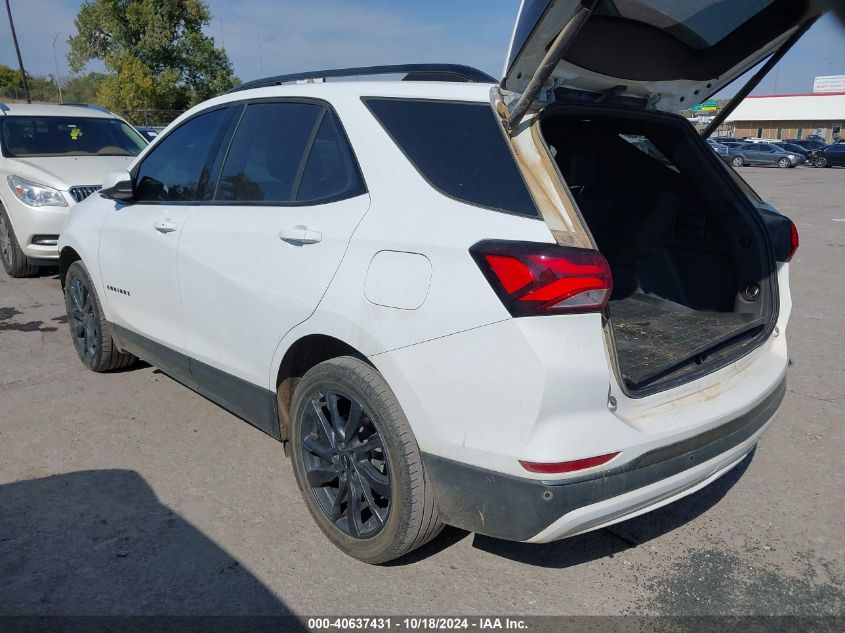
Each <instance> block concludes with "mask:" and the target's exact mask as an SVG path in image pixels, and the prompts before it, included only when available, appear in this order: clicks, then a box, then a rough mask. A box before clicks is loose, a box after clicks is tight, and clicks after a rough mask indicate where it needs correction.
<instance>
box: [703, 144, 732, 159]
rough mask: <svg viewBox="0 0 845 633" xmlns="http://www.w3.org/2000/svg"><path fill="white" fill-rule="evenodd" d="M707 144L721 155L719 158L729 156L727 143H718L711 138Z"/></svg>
mask: <svg viewBox="0 0 845 633" xmlns="http://www.w3.org/2000/svg"><path fill="white" fill-rule="evenodd" d="M707 144H708V145H709V146H710V149H712V150H713V151H714V152H716V154H717V155H718V156H719V158H722V159H727V158H728V146H727V145H725V144H723V143H717V142H716V141H713V140H711V139H707Z"/></svg>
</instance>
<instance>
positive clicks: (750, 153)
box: [729, 143, 806, 168]
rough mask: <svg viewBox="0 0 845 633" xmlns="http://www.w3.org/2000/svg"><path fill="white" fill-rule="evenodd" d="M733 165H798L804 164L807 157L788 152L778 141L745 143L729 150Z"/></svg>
mask: <svg viewBox="0 0 845 633" xmlns="http://www.w3.org/2000/svg"><path fill="white" fill-rule="evenodd" d="M729 152H730V157H731V165H733V166H734V167H742V166H743V165H777V166H778V167H783V168H787V167H796V166H798V165H803V164H804V163H805V162H806V159H805V158H804V156H802V155H801V154H797V153H793V152H788V151H787V150H785V149H783V148H782V147H781V146H780V145H777V144H776V143H744V144H742V145H739V146H737V147H732V148H730V150H729Z"/></svg>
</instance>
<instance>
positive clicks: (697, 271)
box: [541, 106, 774, 395]
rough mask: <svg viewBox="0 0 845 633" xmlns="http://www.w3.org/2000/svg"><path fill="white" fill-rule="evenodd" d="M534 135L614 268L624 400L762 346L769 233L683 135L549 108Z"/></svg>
mask: <svg viewBox="0 0 845 633" xmlns="http://www.w3.org/2000/svg"><path fill="white" fill-rule="evenodd" d="M541 131H542V133H543V136H544V138H545V140H546V142H547V143H548V145H549V148H550V151H551V153H552V155H553V156H554V159H555V161H556V163H557V165H558V167H559V169H560V171H561V174H562V175H563V177H564V180H565V181H566V184H567V185H568V187H569V190H570V192H571V195H572V198H573V200H574V201H575V203H576V204H577V206H578V208H579V210H580V213H581V215H582V218H583V221H584V223H585V225H586V226H587V228H588V229H589V231H590V232H591V233H592V236H593V239H594V240H595V242H596V245H597V247H598V249H599V251H601V253H602V254H603V255H604V256H605V257H606V258H607V260H608V262H609V263H610V266H611V270H612V273H613V283H614V289H613V294H612V296H611V301H610V304H609V307H608V316H609V321H608V322H609V327H610V331H611V334H612V346H613V348H614V350H615V355H616V361H617V364H618V369H619V373H620V374H621V378H622V380H623V382H624V383H625V387H626V389H627V390H628V391H629V392H630V393H632V395H636V394H642V395H645V393H647V392H652V391H655V390H659V389H661V388H668V387H670V386H672V385H675V384H679V383H680V382H683V381H686V380H691V379H693V378H694V377H696V376H699V375H701V374H702V373H706V372H709V371H713V370H715V369H716V368H718V367H720V366H723V365H724V364H725V363H726V362H730V360H731V359H734V358H736V357H737V356H739V355H742V354H744V353H746V352H747V351H749V350H750V349H752V348H753V347H754V346H755V345H756V344H758V343H759V342H760V341H761V340H762V338H763V336H764V335H765V331H766V326H767V324H768V323H769V320H770V318H771V316H772V305H773V302H772V297H773V283H774V281H773V276H772V275H771V270H770V269H771V264H770V263H769V258H768V255H767V253H768V251H767V247H766V242H765V240H766V237H765V233H764V232H763V230H762V228H761V226H760V225H759V223H757V222H755V221H754V217H753V215H752V214H753V213H755V211H754V210H753V208H752V207H750V205H749V204H748V202H747V200H744V199H742V197H741V194H740V193H739V192H738V191H737V189H736V187H733V186H732V183H731V181H730V175H729V174H728V173H727V172H724V171H721V172H720V171H719V170H722V169H723V168H722V167H721V165H719V164H718V163H717V162H716V161H718V159H715V160H709V159H711V158H715V157H711V156H710V155H709V154H707V153H704V152H711V153H712V150H710V149H709V148H708V147H707V145H706V144H705V143H704V142H703V141H701V139H699V138H698V137H697V135H696V133H695V131H694V130H693V129H692V128H691V126H689V125H688V124H687V123H686V122H685V121H683V120H680V119H679V118H678V117H674V116H670V115H664V114H657V113H646V112H643V113H639V112H636V111H630V110H627V109H621V108H613V107H602V106H593V107H590V108H585V107H583V106H571V107H566V106H562V107H555V106H552V107H550V108H547V112H545V113H544V116H543V118H542V119H541Z"/></svg>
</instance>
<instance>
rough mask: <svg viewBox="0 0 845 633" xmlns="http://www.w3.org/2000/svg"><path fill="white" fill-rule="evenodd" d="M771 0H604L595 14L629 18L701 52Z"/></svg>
mask: <svg viewBox="0 0 845 633" xmlns="http://www.w3.org/2000/svg"><path fill="white" fill-rule="evenodd" d="M772 2H773V0H745V1H744V2H737V1H736V0H734V1H733V2H725V0H647V1H643V0H603V1H602V2H600V3H599V5H598V6H597V7H596V10H595V13H596V15H609V16H620V17H623V18H631V19H634V20H638V21H640V22H645V23H647V24H651V25H654V26H656V27H657V28H659V29H662V30H664V31H666V32H668V33H671V34H672V35H674V36H675V37H677V38H678V39H679V40H681V41H682V42H685V43H686V44H688V45H689V46H691V47H693V48H698V49H703V48H708V47H710V46H712V45H713V44H716V43H717V42H719V41H721V40H722V39H723V38H724V37H725V36H726V35H728V34H729V33H730V32H731V31H733V30H734V29H736V28H737V27H739V26H742V25H743V24H745V23H746V22H747V21H748V20H750V19H751V18H753V17H755V16H756V15H757V14H758V13H760V12H761V11H763V10H764V9H766V8H767V7H768V6H769V5H770V4H772Z"/></svg>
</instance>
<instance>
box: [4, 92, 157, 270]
mask: <svg viewBox="0 0 845 633" xmlns="http://www.w3.org/2000/svg"><path fill="white" fill-rule="evenodd" d="M146 144H147V143H146V141H144V140H143V139H142V138H141V137H140V136H139V135H138V134H137V133H136V132H135V131H134V130H133V129H132V127H131V126H130V125H129V124H128V123H126V121H124V120H123V119H121V118H120V117H118V116H116V115H114V114H112V113H111V112H108V111H106V110H103V109H102V108H98V107H96V106H84V105H29V104H20V103H15V104H9V105H5V104H2V103H0V255H2V256H1V257H0V259H2V261H3V268H4V270H5V271H6V274H8V275H10V276H12V277H30V276H33V275H35V274H37V273H38V270H39V267H41V266H55V265H57V264H58V258H59V251H58V248H57V246H56V244H57V242H58V239H59V232H60V231H61V229H62V225H63V224H64V223H65V219H66V217H67V212H68V209H70V208H71V207H72V206H73V205H75V204H76V203H78V202H81V201H82V200H84V199H85V198H86V197H87V196H89V195H90V194H91V193H92V192H94V191H96V190H97V189H99V188H100V183H101V182H102V179H103V176H104V175H105V174H106V172H109V171H114V170H115V169H124V168H125V167H126V166H128V165H129V163H130V162H131V161H132V159H133V158H134V157H135V156H137V155H138V154H139V153H140V152H141V150H142V149H143V148H144V146H145V145H146Z"/></svg>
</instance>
